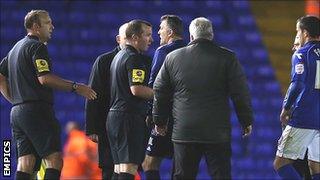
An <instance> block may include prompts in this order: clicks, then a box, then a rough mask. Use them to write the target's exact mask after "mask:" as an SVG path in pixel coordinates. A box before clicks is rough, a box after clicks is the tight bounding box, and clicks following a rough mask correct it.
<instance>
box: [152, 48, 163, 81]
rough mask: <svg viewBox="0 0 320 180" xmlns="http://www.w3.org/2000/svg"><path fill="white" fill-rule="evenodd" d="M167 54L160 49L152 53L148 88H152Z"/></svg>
mask: <svg viewBox="0 0 320 180" xmlns="http://www.w3.org/2000/svg"><path fill="white" fill-rule="evenodd" d="M166 55H167V53H166V52H165V51H164V50H162V49H159V48H158V49H157V50H156V52H155V53H154V56H153V59H152V65H151V72H150V79H149V87H153V83H154V81H155V80H156V77H157V75H158V73H159V70H160V68H161V66H162V64H163V62H164V60H165V58H166Z"/></svg>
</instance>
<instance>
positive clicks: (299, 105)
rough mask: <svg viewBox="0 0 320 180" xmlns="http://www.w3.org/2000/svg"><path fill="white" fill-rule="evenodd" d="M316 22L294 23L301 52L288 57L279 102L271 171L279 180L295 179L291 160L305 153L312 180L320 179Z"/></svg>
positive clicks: (304, 19)
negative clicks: (278, 134) (288, 76)
mask: <svg viewBox="0 0 320 180" xmlns="http://www.w3.org/2000/svg"><path fill="white" fill-rule="evenodd" d="M319 25H320V20H319V18H317V17H314V16H304V17H301V18H299V19H298V20H297V26H296V30H297V35H296V36H297V38H298V39H299V43H300V45H301V48H300V49H299V50H297V51H296V52H295V53H294V54H293V56H292V73H291V84H290V86H289V89H288V92H287V95H286V97H285V100H284V102H283V107H282V112H281V114H280V121H281V123H282V124H283V125H286V127H285V129H284V131H283V133H282V136H281V138H280V139H279V142H278V150H277V154H276V158H275V161H274V168H275V170H276V171H277V172H278V174H279V176H280V177H281V178H283V179H299V178H300V177H299V175H298V173H297V172H296V171H295V170H294V168H293V166H292V163H293V162H294V160H297V159H303V158H304V156H305V153H306V152H307V150H308V161H309V169H310V173H311V175H312V179H319V178H320V151H319V148H320V117H319V116H320V111H319V109H320V41H319V40H320V32H319Z"/></svg>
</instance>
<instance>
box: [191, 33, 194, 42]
mask: <svg viewBox="0 0 320 180" xmlns="http://www.w3.org/2000/svg"><path fill="white" fill-rule="evenodd" d="M193 40H194V37H193V36H192V35H191V34H190V42H191V41H193Z"/></svg>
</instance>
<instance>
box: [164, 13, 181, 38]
mask: <svg viewBox="0 0 320 180" xmlns="http://www.w3.org/2000/svg"><path fill="white" fill-rule="evenodd" d="M164 20H166V21H167V24H168V26H169V28H170V29H171V30H172V31H173V33H174V34H176V35H177V36H183V23H182V20H181V18H180V17H179V16H176V15H170V14H166V15H163V16H161V19H160V22H162V21H164Z"/></svg>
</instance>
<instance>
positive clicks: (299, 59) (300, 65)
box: [291, 52, 306, 82]
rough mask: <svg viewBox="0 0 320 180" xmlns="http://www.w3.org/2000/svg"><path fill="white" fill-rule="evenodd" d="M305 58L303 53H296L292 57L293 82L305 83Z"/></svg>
mask: <svg viewBox="0 0 320 180" xmlns="http://www.w3.org/2000/svg"><path fill="white" fill-rule="evenodd" d="M305 58H306V57H304V55H303V54H302V53H299V52H296V53H294V54H293V56H292V60H291V61H292V69H291V82H293V81H303V82H304V81H305V79H306V71H305Z"/></svg>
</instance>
